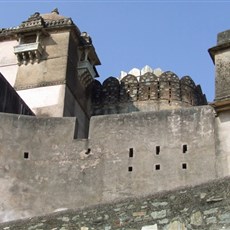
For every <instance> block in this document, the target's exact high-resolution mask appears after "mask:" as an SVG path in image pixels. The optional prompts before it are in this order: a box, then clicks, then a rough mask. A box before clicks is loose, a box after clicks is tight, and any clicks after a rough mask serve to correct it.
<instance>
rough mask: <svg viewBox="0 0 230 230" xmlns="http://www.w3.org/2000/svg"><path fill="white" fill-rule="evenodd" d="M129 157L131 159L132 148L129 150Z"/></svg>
mask: <svg viewBox="0 0 230 230" xmlns="http://www.w3.org/2000/svg"><path fill="white" fill-rule="evenodd" d="M129 157H133V148H130V149H129Z"/></svg>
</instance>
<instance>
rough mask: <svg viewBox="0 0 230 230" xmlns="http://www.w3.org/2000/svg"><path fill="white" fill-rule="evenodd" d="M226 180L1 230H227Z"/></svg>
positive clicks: (229, 216) (229, 207)
mask: <svg viewBox="0 0 230 230" xmlns="http://www.w3.org/2000/svg"><path fill="white" fill-rule="evenodd" d="M229 182H230V179H229V178H225V179H222V180H216V181H212V182H209V183H207V184H202V185H199V186H195V187H191V186H190V187H185V188H183V189H179V190H171V191H169V192H165V193H161V194H155V195H152V196H147V197H135V198H134V199H123V200H121V201H118V202H112V203H108V204H104V205H96V206H90V207H88V208H85V209H78V208H75V209H73V210H62V211H59V212H56V213H52V214H50V215H46V216H44V215H43V216H40V217H34V218H30V219H26V220H20V221H14V222H9V223H3V224H0V228H2V229H10V230H17V229H44V230H45V229H63V230H67V229H76V230H93V229H100V230H112V229H125V230H175V229H176V230H179V229H180V230H194V229H199V230H201V229H202V230H204V229H209V230H217V229H218V230H219V229H229V228H230V221H229V219H230V194H229V190H230V183H229Z"/></svg>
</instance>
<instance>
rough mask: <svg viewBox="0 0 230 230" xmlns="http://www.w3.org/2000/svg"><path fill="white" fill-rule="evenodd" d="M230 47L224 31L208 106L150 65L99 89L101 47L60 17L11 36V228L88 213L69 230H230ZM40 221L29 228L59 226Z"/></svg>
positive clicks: (7, 109)
mask: <svg viewBox="0 0 230 230" xmlns="http://www.w3.org/2000/svg"><path fill="white" fill-rule="evenodd" d="M229 48H230V31H224V32H221V33H219V34H218V38H217V45H216V46H215V47H213V48H210V49H209V53H210V56H211V58H212V60H213V62H214V64H215V68H216V76H215V100H214V102H212V103H208V102H207V100H206V97H205V94H204V93H203V92H202V89H201V86H200V85H196V84H195V83H194V81H193V80H192V78H191V77H189V76H183V77H178V76H177V75H176V74H175V73H173V72H171V71H162V70H161V69H152V68H151V67H149V66H145V67H143V68H142V69H141V70H139V69H136V68H134V69H132V70H131V71H129V72H128V73H125V72H122V74H121V76H120V77H119V78H115V77H109V78H107V79H106V80H105V81H104V82H103V83H100V81H98V80H96V78H98V77H99V74H98V72H97V69H96V67H97V65H100V64H101V63H100V60H99V57H98V56H97V53H96V50H95V47H94V45H93V43H92V39H91V38H90V36H89V35H88V34H87V33H86V32H80V30H79V28H78V27H77V26H76V25H75V24H74V22H73V21H72V19H71V18H68V17H64V16H61V15H60V14H59V12H58V10H57V9H55V10H53V11H52V12H51V13H47V14H40V13H38V12H36V13H34V14H33V15H31V16H30V17H29V18H28V19H27V20H25V21H24V22H22V23H21V24H20V25H19V26H16V27H12V28H3V29H0V50H1V52H0V73H1V74H0V82H1V84H0V87H1V93H0V100H1V105H0V110H1V114H0V116H1V119H0V139H1V141H0V159H1V161H0V183H1V186H0V192H1V198H0V221H1V222H7V221H13V220H14V221H15V220H21V219H25V218H32V217H37V216H42V215H48V214H50V213H53V212H56V211H60V210H62V211H63V210H73V209H76V208H78V209H79V208H80V211H78V214H76V215H73V214H72V213H71V212H70V213H69V212H68V211H67V212H66V213H65V212H64V213H62V212H60V215H61V217H54V218H56V221H57V222H58V220H62V221H63V222H68V220H69V219H71V218H72V220H73V219H74V222H76V223H75V225H73V223H72V225H69V226H67V227H66V228H65V226H64V224H63V225H62V228H61V227H60V229H81V230H87V229H105V230H106V229H107V230H109V229H130V230H131V229H149V230H151V229H152V230H153V229H155V230H157V229H159V230H161V229H169V230H170V229H171V230H172V229H221V228H222V227H223V228H225V227H230V210H229V205H228V204H229V202H230V198H229V192H228V191H229V185H228V181H229V178H228V177H229V176H230V164H229V160H230V158H229V156H230V148H229V143H230V135H229V130H230V71H229V70H230V65H229V63H230V51H229ZM182 194H184V195H182ZM186 205H187V206H186ZM190 207H192V209H191V208H190ZM81 210H83V211H81ZM90 210H91V211H90ZM97 210H99V211H98V213H99V214H98V213H97ZM101 210H103V211H101ZM106 210H108V213H107V212H106ZM183 210H184V211H183ZM84 213H85V214H84ZM130 213H131V214H130ZM67 214H68V217H66V215H67ZM102 215H103V217H101V216H102ZM106 215H107V216H106ZM130 215H131V216H132V218H131V217H130ZM124 216H126V217H127V218H126V219H124V218H123V217H124ZM41 218H43V217H41ZM49 218H51V217H49ZM58 218H59V219H58ZM63 218H64V219H63ZM65 218H66V219H65ZM95 218H96V219H95ZM122 218H123V219H122ZM118 219H119V221H118V222H117V220H118ZM36 221H40V222H38V223H36V224H34V225H33V226H32V227H29V226H28V225H27V224H28V223H29V222H28V221H27V222H19V223H24V225H25V226H27V227H28V229H59V228H58V227H57V226H56V225H52V224H51V225H52V228H51V225H49V226H48V225H47V226H48V227H45V224H44V223H45V222H47V223H48V221H47V220H44V219H38V220H36V219H35V222H36ZM12 223H13V224H12V225H10V223H4V224H3V225H2V229H18V228H17V226H20V224H19V223H18V225H15V222H12ZM65 224H66V223H65ZM10 226H11V227H10ZM71 226H72V227H75V228H71ZM20 229H23V228H22V227H21V228H20ZM25 229H27V228H26V227H25Z"/></svg>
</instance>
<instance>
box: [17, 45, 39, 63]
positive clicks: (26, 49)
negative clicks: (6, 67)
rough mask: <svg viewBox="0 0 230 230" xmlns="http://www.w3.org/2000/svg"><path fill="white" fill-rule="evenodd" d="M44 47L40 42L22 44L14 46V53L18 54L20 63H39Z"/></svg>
mask: <svg viewBox="0 0 230 230" xmlns="http://www.w3.org/2000/svg"><path fill="white" fill-rule="evenodd" d="M42 52H43V48H42V46H41V44H40V43H39V42H34V43H26V44H20V45H18V46H15V47H14V53H15V55H17V59H18V65H22V64H25V65H26V64H28V63H31V64H33V63H34V62H37V63H39V61H40V59H41V55H42Z"/></svg>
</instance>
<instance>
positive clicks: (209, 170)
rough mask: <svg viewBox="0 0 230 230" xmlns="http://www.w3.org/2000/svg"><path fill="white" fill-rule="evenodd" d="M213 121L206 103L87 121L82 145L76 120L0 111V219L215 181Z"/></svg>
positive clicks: (211, 111)
mask: <svg viewBox="0 0 230 230" xmlns="http://www.w3.org/2000/svg"><path fill="white" fill-rule="evenodd" d="M214 118H215V114H214V113H213V109H212V108H211V107H209V106H204V107H192V108H187V109H178V110H172V111H171V110H167V111H161V112H148V113H147V112H146V113H144V112H139V113H130V114H119V115H107V116H106V115H105V116H94V117H93V118H91V124H90V135H89V136H90V138H89V139H82V140H81V139H74V137H75V136H76V130H77V126H78V124H77V123H76V118H35V117H28V116H17V115H7V114H1V119H0V127H1V128H0V137H1V142H0V158H1V159H0V183H1V185H2V186H1V187H0V193H1V198H0V207H1V209H0V220H1V221H7V220H12V219H20V218H24V217H29V216H36V215H41V214H44V213H50V212H53V211H54V210H56V209H59V208H74V207H85V206H89V205H92V204H99V203H104V202H111V201H113V200H116V199H121V198H128V197H136V196H140V195H144V194H145V195H148V194H154V193H157V192H162V191H167V190H171V189H175V188H178V187H181V186H188V185H197V184H200V183H204V182H207V181H209V180H212V179H214V178H217V172H216V164H215V163H216V162H215V159H216V155H215V136H214V134H215V133H214V131H215V130H214V125H215V122H214ZM201 140H202V141H201Z"/></svg>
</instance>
